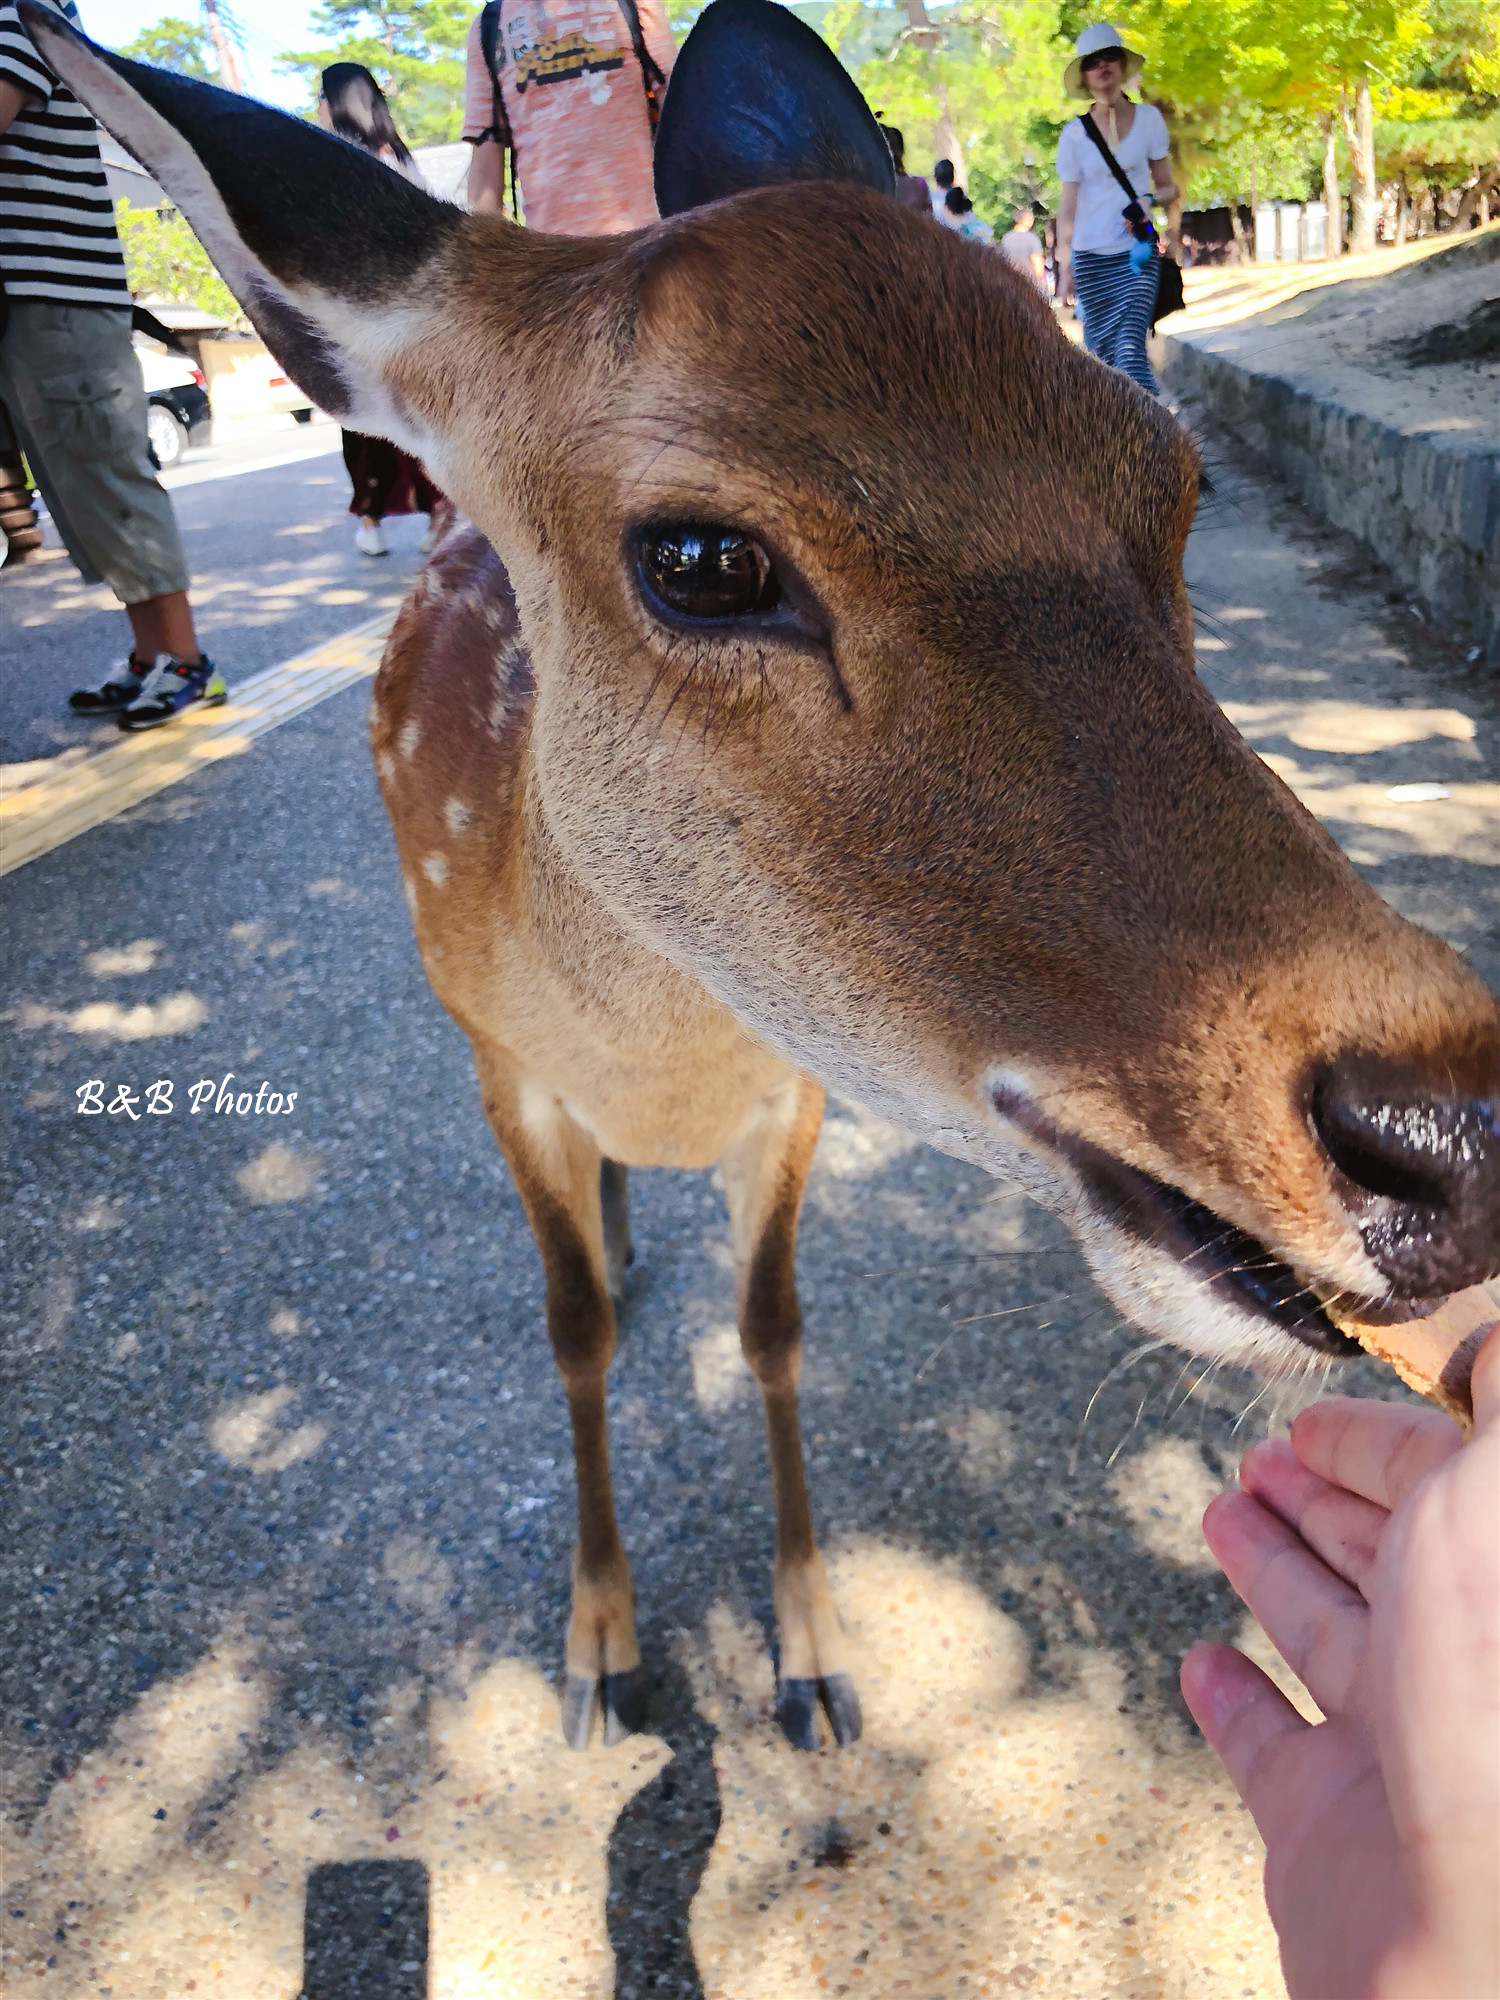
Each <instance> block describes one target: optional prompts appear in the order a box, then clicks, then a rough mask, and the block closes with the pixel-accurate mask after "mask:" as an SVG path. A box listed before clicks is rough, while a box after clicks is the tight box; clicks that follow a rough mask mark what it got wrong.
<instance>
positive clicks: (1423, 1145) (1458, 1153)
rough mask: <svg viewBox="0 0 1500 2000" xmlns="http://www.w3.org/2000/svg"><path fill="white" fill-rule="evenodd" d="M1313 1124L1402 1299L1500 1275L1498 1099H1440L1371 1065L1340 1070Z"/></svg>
mask: <svg viewBox="0 0 1500 2000" xmlns="http://www.w3.org/2000/svg"><path fill="white" fill-rule="evenodd" d="M1312 1114H1313V1124H1314V1125H1315V1127H1316V1128H1317V1133H1318V1137H1319V1138H1320V1139H1321V1140H1322V1142H1323V1145H1324V1148H1325V1150H1326V1151H1327V1153H1328V1156H1329V1158H1330V1159H1331V1160H1332V1161H1333V1164H1334V1167H1335V1169H1336V1170H1337V1183H1338V1188H1339V1193H1340V1195H1341V1196H1342V1197H1343V1200H1344V1202H1345V1205H1346V1206H1347V1207H1348V1209H1349V1210H1350V1213H1351V1214H1352V1215H1353V1216H1354V1219H1355V1221H1356V1223H1357V1224H1358V1227H1359V1232H1360V1235H1361V1236H1362V1237H1363V1238H1364V1245H1365V1250H1366V1252H1367V1253H1368V1255H1369V1257H1370V1260H1371V1262H1372V1263H1373V1264H1374V1265H1375V1266H1376V1268H1377V1269H1378V1270H1379V1271H1380V1273H1381V1274H1382V1276H1383V1277H1384V1278H1385V1279H1386V1280H1387V1282H1388V1283H1389V1284H1390V1286H1391V1288H1392V1290H1393V1291H1394V1292H1395V1293H1396V1294H1397V1295H1398V1296H1399V1297H1402V1298H1434V1297H1438V1296H1440V1295H1442V1294H1444V1293H1447V1292H1456V1291H1459V1290H1461V1289H1462V1288H1463V1287H1464V1286H1465V1285H1477V1284H1482V1283H1483V1281H1484V1280H1485V1279H1486V1278H1491V1277H1493V1276H1494V1275H1495V1274H1496V1272H1497V1271H1500V1100H1497V1099H1496V1098H1494V1097H1488V1098H1483V1097H1459V1096H1452V1097H1450V1096H1442V1095H1438V1094H1436V1093H1434V1092H1433V1091H1432V1089H1431V1088H1430V1086H1429V1087H1427V1088H1424V1087H1423V1086H1422V1084H1421V1083H1420V1082H1419V1081H1418V1079H1417V1078H1416V1077H1415V1076H1414V1075H1413V1074H1412V1073H1411V1072H1410V1071H1409V1070H1402V1071H1396V1070H1394V1069H1392V1067H1391V1066H1389V1065H1387V1064H1383V1063H1380V1062H1377V1061H1375V1060H1372V1059H1370V1058H1355V1059H1351V1060H1348V1061H1345V1062H1341V1063H1338V1064H1336V1065H1335V1066H1334V1067H1333V1068H1332V1069H1330V1070H1328V1071H1326V1072H1325V1073H1324V1075H1323V1076H1322V1077H1321V1078H1320V1079H1319V1081H1318V1083H1317V1086H1316V1088H1315V1089H1314V1091H1313V1100H1312Z"/></svg>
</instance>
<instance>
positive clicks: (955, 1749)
mask: <svg viewBox="0 0 1500 2000" xmlns="http://www.w3.org/2000/svg"><path fill="white" fill-rule="evenodd" d="M833 1567H834V1579H835V1588H836V1590H837V1593H838V1596H839V1600H840V1605H841V1608H842V1610H843V1613H844V1617H845V1621H846V1625H847V1627H848V1630H849V1635H850V1638H851V1641H852V1644H853V1649H854V1672H855V1676H856V1679H857V1680H858V1683H859V1688H860V1696H861V1700H862V1703H863V1706H864V1715H865V1735H864V1738H863V1740H862V1741H861V1742H860V1743H859V1744H858V1745H857V1746H855V1747H854V1748H852V1749H849V1750H845V1751H842V1752H839V1753H824V1754H822V1755H819V1756H816V1757H812V1758H808V1757H805V1756H799V1755H798V1754H797V1753H796V1752H795V1751H793V1750H791V1749H789V1748H788V1747H787V1746H786V1745H785V1744H784V1743H783V1742H781V1741H780V1739H779V1737H778V1736H777V1735H776V1734H775V1732H774V1730H773V1729H772V1728H771V1726H770V1724H769V1720H768V1709H769V1704H770V1699H771V1678H772V1677H771V1665H770V1660H769V1658H768V1656H767V1654H766V1651H765V1646H764V1642H763V1640H762V1637H761V1634H760V1632H759V1630H758V1628H756V1627H753V1626H748V1627H747V1626H745V1625H744V1624H742V1623H740V1622H739V1621H737V1620H736V1619H735V1618H734V1617H733V1616H732V1615H731V1613H730V1612H729V1611H728V1610H727V1608H725V1607H723V1606H720V1607H719V1608H718V1609H716V1610H715V1611H714V1612H713V1613H712V1614H711V1616H710V1619H709V1625H708V1631H707V1634H706V1635H705V1636H704V1638H703V1640H702V1641H701V1642H699V1643H698V1644H697V1645H696V1646H690V1647H689V1648H688V1649H687V1650H688V1657H689V1664H690V1670H691V1673H692V1676H693V1682H694V1686H695V1689H696V1691H697V1693H698V1698H699V1701H700V1703H701V1704H702V1705H703V1707H704V1711H705V1713H706V1714H707V1715H708V1716H709V1718H710V1720H711V1721H713V1723H714V1724H715V1727H716V1729H717V1731H718V1736H717V1740H716V1743H715V1746H714V1761H715V1765H716V1768H717V1771H718V1777H719V1789H720V1795H721V1798H722V1801H723V1810H724V1820H723V1825H722V1827H721V1830H720V1833H719V1838H718V1840H717V1842H716V1843H715V1846H714V1850H713V1854H712V1856H711V1858H710V1861H709V1866H708V1870H707V1873H706V1875H705V1877H704V1881H703V1886H702V1888H701V1889H700V1891H699V1894H698V1898H697V1901H696V1902H695V1904H694V1906H693V1946H694V1952H695V1955H696V1957H697V1961H698V1967H699V1971H700V1975H701V1977H702V1980H703V1988H704V1992H705V1994H706V1995H707V1996H709V2000H818V1996H821V1995H823V1994H825V1993H835V1994H836V1993H861V1994H869V1995H879V1996H881V2000H885V1996H887V1995H890V1996H893V2000H894V1996H896V1995H900V1994H909V1995H911V1996H912V2000H935V1996H937V1995H939V1994H942V1995H958V1994H974V1995H981V1994H1000V1993H1011V1992H1022V1991H1028V1992H1029V1991H1035V1992H1037V1993H1067V1994H1078V1995H1081V1996H1083V1995H1086V1996H1097V1995H1102V1994H1109V1995H1111V1996H1120V2000H1131V1996H1135V1995H1142V1996H1144V1995H1148V1994H1149V1995H1151V1996H1153V2000H1154V1996H1158V1995H1162V1996H1166V1995H1177V1994H1181V1995H1183V1996H1185V2000H1186V1996H1189V1995H1193V1996H1196V1995H1207V1994H1214V1995H1220V1994H1223V1995H1228V1994H1236V1995H1239V1994H1247V1993H1248V1994H1255V1995H1257V1996H1258V1995H1267V1996H1269V1995H1273V1994H1278V1993H1279V1992H1280V1991H1281V1986H1280V1979H1279V1975H1278V1973H1277V1970H1276V1953H1275V1946H1274V1941H1273V1940H1272V1938H1271V1934H1270V1929H1269V1925H1268V1923H1267V1920H1266V1916H1265V1910H1264V1906H1263V1904H1262V1902H1261V1899H1260V1884H1259V1874H1260V1866H1261V1849H1260V1845H1259V1842H1258V1840H1257V1839H1256V1837H1255V1834H1254V1830H1253V1828H1252V1827H1251V1825H1250V1822H1249V1820H1248V1817H1247V1816H1246V1815H1245V1814H1244V1813H1243V1811H1242V1810H1241V1808H1240V1807H1239V1804H1238V1801H1237V1800H1236V1799H1235V1797H1234V1794H1233V1792H1232V1790H1231V1789H1230V1787H1229V1785H1228V1783H1227V1781H1226V1780H1225V1779H1224V1778H1223V1776H1222V1773H1220V1771H1219V1769H1218V1766H1217V1764H1216V1762H1215V1761H1214V1759H1213V1758H1212V1757H1211V1756H1210V1755H1209V1753H1208V1752H1207V1751H1206V1750H1204V1749H1203V1747H1202V1746H1201V1744H1200V1745H1197V1746H1195V1747H1190V1746H1189V1744H1188V1741H1187V1737H1186V1734H1185V1733H1182V1734H1181V1735H1179V1736H1176V1737H1175V1740H1170V1741H1168V1742H1167V1743H1166V1744H1165V1745H1162V1744H1155V1743H1153V1742H1152V1741H1151V1740H1150V1738H1149V1737H1148V1735H1147V1734H1146V1732H1145V1731H1143V1730H1142V1729H1141V1728H1140V1727H1139V1726H1138V1725H1137V1724H1135V1723H1134V1722H1132V1721H1129V1720H1127V1719H1126V1718H1125V1717H1124V1716H1123V1715H1122V1714H1121V1712H1120V1699H1121V1691H1122V1690H1121V1673H1120V1670H1119V1667H1118V1666H1117V1664H1116V1663H1115V1662H1114V1661H1113V1660H1112V1659H1111V1658H1110V1656H1109V1654H1108V1653H1107V1652H1106V1651H1104V1650H1103V1649H1101V1648H1100V1647H1098V1646H1097V1645H1096V1644H1094V1643H1092V1642H1091V1641H1090V1640H1089V1639H1088V1638H1086V1637H1084V1636H1083V1631H1082V1630H1081V1629H1080V1628H1081V1627H1082V1628H1086V1627H1087V1625H1088V1623H1089V1618H1088V1613H1087V1610H1086V1607H1084V1606H1083V1604H1082V1602H1081V1600H1079V1601H1078V1603H1077V1604H1076V1606H1075V1607H1074V1613H1073V1624H1074V1631H1073V1635H1072V1638H1071V1641H1070V1642H1069V1643H1070V1649H1071V1651H1072V1654H1073V1660H1072V1667H1073V1674H1074V1680H1073V1685H1072V1687H1071V1688H1070V1689H1069V1690H1068V1691H1067V1692H1066V1693H1061V1694H1049V1695H1042V1696H1037V1695H1032V1694H1029V1693H1028V1688H1027V1678H1028V1658H1027V1655H1028V1646H1027V1642H1026V1638H1025V1635H1024V1633H1023V1631H1022V1629H1021V1627H1020V1626H1019V1625H1018V1624H1017V1623H1016V1621H1015V1620H1013V1619H1011V1618H1007V1617H1006V1616H1005V1615H1004V1614H1003V1613H1002V1612H1000V1611H999V1610H997V1608H996V1607H995V1605H994V1604H993V1603H992V1602H991V1601H990V1600H989V1599H988V1598H987V1597H986V1595H985V1594H984V1593H983V1592H982V1591H980V1590H978V1589H976V1588H975V1587H974V1585H972V1584H971V1583H969V1582H967V1581H965V1580H964V1579H963V1577H962V1576H961V1575H960V1574H959V1572H958V1569H957V1566H956V1565H951V1564H939V1563H934V1562H932V1561H931V1560H930V1559H927V1558H925V1557H923V1556H921V1555H920V1554H917V1553H915V1552H913V1551H911V1550H906V1549H901V1548H897V1547H891V1546H885V1545H880V1544H876V1543H873V1542H858V1543H854V1544H851V1545H850V1546H849V1547H847V1548H846V1549H844V1550H843V1551H842V1552H841V1553H840V1555H839V1557H838V1559H837V1561H836V1562H835V1564H834V1566H833Z"/></svg>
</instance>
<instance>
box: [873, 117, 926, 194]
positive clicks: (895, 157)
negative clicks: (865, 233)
mask: <svg viewBox="0 0 1500 2000" xmlns="http://www.w3.org/2000/svg"><path fill="white" fill-rule="evenodd" d="M880 130H881V133H882V135H883V136H884V139H885V143H886V145H887V146H888V147H889V148H890V153H891V165H892V166H893V167H894V168H895V169H896V203H897V206H898V207H900V208H910V209H912V210H914V211H915V212H916V213H917V214H918V215H931V213H932V189H931V188H930V187H929V186H928V185H927V183H926V181H924V180H923V178H922V176H921V175H920V174H909V173H908V172H907V171H906V137H905V134H904V133H903V132H902V131H901V129H900V128H899V126H896V125H882V126H881V128H880Z"/></svg>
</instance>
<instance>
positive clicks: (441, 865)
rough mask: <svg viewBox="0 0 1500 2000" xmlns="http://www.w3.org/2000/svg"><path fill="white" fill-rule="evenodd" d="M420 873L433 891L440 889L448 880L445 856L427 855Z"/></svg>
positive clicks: (446, 858)
mask: <svg viewBox="0 0 1500 2000" xmlns="http://www.w3.org/2000/svg"><path fill="white" fill-rule="evenodd" d="M422 873H423V874H424V875H425V876H426V877H427V879H428V881H429V882H430V883H431V884H432V885H433V887H434V888H435V889H441V888H442V886H443V884H444V883H445V882H446V881H447V879H448V857H447V855H446V854H429V855H428V856H427V857H426V859H425V860H424V861H423V863H422Z"/></svg>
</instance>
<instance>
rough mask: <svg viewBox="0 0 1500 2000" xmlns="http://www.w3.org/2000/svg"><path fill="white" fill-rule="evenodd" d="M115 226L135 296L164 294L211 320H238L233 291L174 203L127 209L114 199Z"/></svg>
mask: <svg viewBox="0 0 1500 2000" xmlns="http://www.w3.org/2000/svg"><path fill="white" fill-rule="evenodd" d="M115 228H116V229H117V230H118V231H119V234H120V247H121V249H122V250H123V251H124V252H125V282H126V283H127V284H128V285H129V287H130V289H131V291H132V292H133V293H135V295H136V296H137V297H138V298H156V299H167V300H170V301H171V302H172V303H173V304H174V305H187V306H197V307H198V309H199V310H200V311H201V312H206V313H212V314H213V315H214V317H215V318H216V319H224V320H233V321H239V320H240V318H241V313H240V308H239V305H238V303H237V301H236V299H235V297H234V294H233V293H232V292H231V291H230V289H229V287H228V286H227V285H226V284H225V282H224V280H223V279H222V278H221V277H220V276H219V273H218V271H217V270H216V269H215V268H214V265H213V263H212V261H211V260H210V258H209V254H208V252H207V251H206V250H205V249H204V247H203V245H202V244H201V243H200V242H199V241H198V239H197V237H196V236H195V235H194V234H193V232H192V230H191V229H189V227H188V225H187V223H186V222H185V221H184V220H183V218H182V217H181V216H180V215H179V214H178V213H177V211H176V209H175V208H162V209H155V208H132V207H131V206H130V204H129V202H127V201H117V202H116V203H115Z"/></svg>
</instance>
